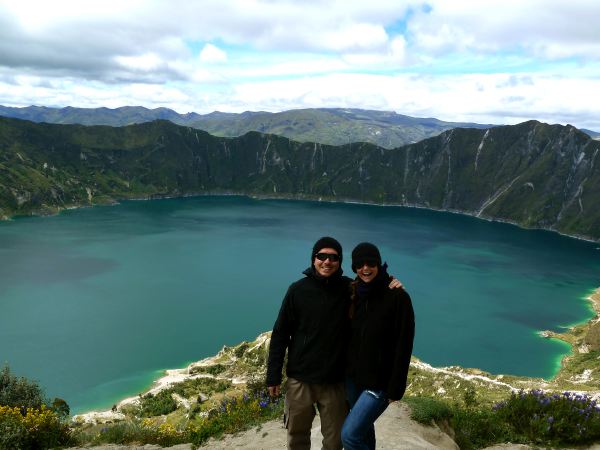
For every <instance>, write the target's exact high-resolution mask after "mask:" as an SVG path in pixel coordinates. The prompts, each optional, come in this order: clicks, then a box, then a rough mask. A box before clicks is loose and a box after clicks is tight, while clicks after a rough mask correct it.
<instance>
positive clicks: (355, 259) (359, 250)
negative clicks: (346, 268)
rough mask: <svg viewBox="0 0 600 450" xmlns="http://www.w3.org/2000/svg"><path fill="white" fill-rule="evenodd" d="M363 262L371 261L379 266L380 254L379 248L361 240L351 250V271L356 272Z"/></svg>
mask: <svg viewBox="0 0 600 450" xmlns="http://www.w3.org/2000/svg"><path fill="white" fill-rule="evenodd" d="M365 262H371V263H375V264H377V267H381V254H380V253H379V249H378V248H377V247H375V246H374V245H373V244H371V243H370V242H361V243H360V244H358V245H357V246H356V247H354V250H352V271H353V272H356V269H358V268H359V267H360V266H359V264H364V263H365Z"/></svg>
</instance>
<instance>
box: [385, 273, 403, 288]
mask: <svg viewBox="0 0 600 450" xmlns="http://www.w3.org/2000/svg"><path fill="white" fill-rule="evenodd" d="M390 280H391V281H390V284H389V286H388V287H389V288H390V289H399V288H403V287H404V285H403V284H402V283H401V282H400V280H398V279H397V278H394V276H393V275H390Z"/></svg>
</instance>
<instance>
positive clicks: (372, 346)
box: [347, 277, 415, 400]
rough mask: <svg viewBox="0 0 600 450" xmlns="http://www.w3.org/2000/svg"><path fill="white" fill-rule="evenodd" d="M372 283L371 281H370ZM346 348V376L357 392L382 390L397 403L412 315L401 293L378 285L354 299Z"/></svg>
mask: <svg viewBox="0 0 600 450" xmlns="http://www.w3.org/2000/svg"><path fill="white" fill-rule="evenodd" d="M374 281H375V280H374ZM351 329H352V335H351V338H350V345H349V347H348V369H347V370H348V376H349V377H350V378H351V379H352V380H353V381H354V382H355V383H356V385H357V386H358V387H359V388H361V389H373V390H383V391H385V392H386V396H387V398H388V399H390V400H400V399H401V398H402V396H403V395H404V391H405V390H406V378H407V375H408V366H409V364H410V356H411V353H412V348H413V339H414V335H415V315H414V312H413V307H412V302H411V300H410V296H409V295H408V294H407V293H406V291H405V290H404V289H389V288H388V287H387V277H386V281H383V280H380V282H379V283H378V284H377V286H375V287H374V288H373V289H371V290H370V291H369V292H368V293H366V294H363V295H357V298H356V303H355V307H354V314H353V318H352V322H351Z"/></svg>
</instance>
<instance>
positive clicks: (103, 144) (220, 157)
mask: <svg viewBox="0 0 600 450" xmlns="http://www.w3.org/2000/svg"><path fill="white" fill-rule="evenodd" d="M599 149H600V142H598V141H594V140H592V139H591V138H590V137H589V136H588V135H586V134H584V133H582V132H580V131H579V130H577V129H576V128H574V127H572V126H563V125H548V124H542V123H540V122H537V121H528V122H524V123H522V124H518V125H509V126H501V127H494V128H490V129H487V130H478V129H469V128H455V129H452V130H449V131H445V132H443V133H442V134H440V135H438V136H436V137H432V138H429V139H426V140H424V141H420V142H418V143H415V144H410V145H406V146H402V147H398V148H395V149H384V148H382V147H377V146H375V145H373V144H369V143H351V144H346V145H342V146H328V145H322V144H318V143H300V142H295V141H292V140H290V139H287V138H284V137H281V136H277V135H271V134H264V133H260V132H249V133H246V134H245V135H243V136H240V137H237V138H224V137H216V136H212V135H210V134H209V133H206V132H203V131H200V130H196V129H194V128H191V127H182V126H178V125H174V124H173V123H171V122H169V121H166V120H157V121H154V122H146V123H143V124H139V125H130V126H126V127H116V128H114V127H107V126H91V127H86V126H83V125H54V124H47V123H41V124H36V123H33V122H27V121H23V120H19V119H7V118H0V215H2V216H4V217H8V216H13V215H23V214H30V213H32V212H36V213H44V212H55V211H57V210H59V209H62V208H65V207H70V206H81V205H90V204H97V203H107V202H109V203H110V202H114V201H116V200H119V199H126V198H152V197H155V196H159V197H160V196H181V195H193V194H206V193H217V194H218V193H236V194H241V195H251V196H263V197H266V196H269V197H281V198H297V199H317V200H332V201H357V202H365V203H376V204H394V205H402V206H415V207H425V208H429V209H436V210H447V211H455V212H461V213H465V214H471V215H474V216H477V217H480V218H485V219H491V220H501V221H507V222H511V223H516V224H518V225H521V226H524V227H527V228H541V229H549V230H553V231H558V232H561V233H563V234H568V235H571V236H577V237H582V238H586V239H591V240H598V239H600V208H597V207H595V205H596V204H597V200H596V199H597V198H600V197H599V195H600V172H599V169H598V165H597V164H596V160H597V154H598V151H599Z"/></svg>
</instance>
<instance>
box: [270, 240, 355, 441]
mask: <svg viewBox="0 0 600 450" xmlns="http://www.w3.org/2000/svg"><path fill="white" fill-rule="evenodd" d="M311 262H312V263H311V267H309V268H308V269H306V270H305V271H304V272H303V273H304V275H306V277H305V278H302V279H300V280H298V281H296V282H295V283H292V285H291V286H290V287H289V288H288V291H287V293H286V295H285V297H284V299H283V303H282V305H281V309H280V311H279V315H278V317H277V320H276V322H275V325H274V326H273V333H272V335H271V345H270V348H269V360H268V366H267V386H268V388H269V393H270V394H271V395H272V396H276V395H279V390H280V385H281V378H282V377H281V371H282V368H283V360H284V357H285V351H286V349H287V350H288V361H287V368H286V369H287V376H288V380H287V386H286V387H287V392H286V397H285V412H284V421H285V426H286V428H287V432H288V449H290V450H303V449H310V429H311V427H312V422H313V419H314V417H315V407H314V405H315V404H316V406H317V409H318V410H319V415H320V417H321V432H322V434H323V449H325V450H339V449H341V448H342V442H341V438H340V432H341V429H342V425H343V423H344V419H345V418H346V414H347V412H348V407H347V404H346V398H345V394H344V386H343V380H344V368H345V355H346V354H345V348H346V336H347V332H348V299H349V283H350V281H351V280H350V278H348V277H345V276H343V275H342V269H341V267H340V266H341V263H342V246H341V245H340V243H339V242H338V241H336V240H335V239H334V238H332V237H323V238H321V239H319V240H318V241H317V242H316V243H315V245H314V247H313V251H312V253H311Z"/></svg>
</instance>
